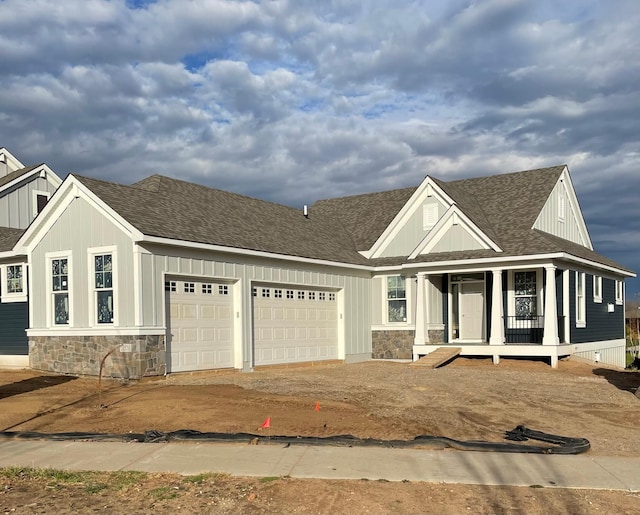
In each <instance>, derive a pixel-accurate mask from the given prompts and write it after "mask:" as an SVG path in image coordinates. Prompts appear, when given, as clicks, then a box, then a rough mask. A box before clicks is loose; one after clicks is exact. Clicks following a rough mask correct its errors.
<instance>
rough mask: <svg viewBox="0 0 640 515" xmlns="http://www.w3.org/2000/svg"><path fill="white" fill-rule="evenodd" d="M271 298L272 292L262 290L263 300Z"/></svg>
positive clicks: (265, 289) (267, 289)
mask: <svg viewBox="0 0 640 515" xmlns="http://www.w3.org/2000/svg"><path fill="white" fill-rule="evenodd" d="M269 297H271V290H270V289H269V288H262V298H263V299H268V298H269Z"/></svg>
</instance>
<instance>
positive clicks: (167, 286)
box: [164, 281, 178, 292]
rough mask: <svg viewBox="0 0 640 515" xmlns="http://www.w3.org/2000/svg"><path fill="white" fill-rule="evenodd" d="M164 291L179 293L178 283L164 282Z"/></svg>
mask: <svg viewBox="0 0 640 515" xmlns="http://www.w3.org/2000/svg"><path fill="white" fill-rule="evenodd" d="M164 291H169V292H172V291H173V292H177V291H178V283H177V282H176V281H165V282H164Z"/></svg>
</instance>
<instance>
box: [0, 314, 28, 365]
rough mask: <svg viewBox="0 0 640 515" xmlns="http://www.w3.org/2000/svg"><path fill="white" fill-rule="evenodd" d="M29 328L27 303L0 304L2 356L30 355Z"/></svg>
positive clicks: (0, 349) (0, 346) (0, 352)
mask: <svg viewBox="0 0 640 515" xmlns="http://www.w3.org/2000/svg"><path fill="white" fill-rule="evenodd" d="M28 326H29V305H28V303H27V302H11V303H6V304H2V303H0V355H13V356H15V355H19V356H20V355H23V356H26V355H28V354H29V341H28V339H27V333H26V328H27V327H28Z"/></svg>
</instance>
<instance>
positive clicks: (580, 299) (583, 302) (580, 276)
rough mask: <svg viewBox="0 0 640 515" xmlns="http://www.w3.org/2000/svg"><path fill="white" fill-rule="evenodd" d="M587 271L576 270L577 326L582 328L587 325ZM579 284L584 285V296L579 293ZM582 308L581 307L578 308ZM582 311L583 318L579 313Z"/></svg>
mask: <svg viewBox="0 0 640 515" xmlns="http://www.w3.org/2000/svg"><path fill="white" fill-rule="evenodd" d="M586 275H587V274H586V273H585V272H578V271H577V270H576V272H575V279H576V285H575V287H576V296H575V302H576V327H579V328H582V327H587V289H586V286H587V280H586ZM578 285H580V286H582V296H580V294H579V290H580V289H579V287H578ZM578 308H581V309H578ZM580 312H582V318H579V317H578V315H579V314H580Z"/></svg>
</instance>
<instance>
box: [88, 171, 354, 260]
mask: <svg viewBox="0 0 640 515" xmlns="http://www.w3.org/2000/svg"><path fill="white" fill-rule="evenodd" d="M77 179H78V180H80V182H82V183H83V184H84V185H85V186H87V187H88V188H89V189H90V190H91V191H93V192H94V193H95V194H96V195H98V196H99V197H100V198H101V199H102V200H103V201H104V202H106V203H107V204H108V205H109V206H110V207H111V208H113V209H114V210H115V211H116V212H117V213H118V214H120V215H121V216H122V217H123V218H125V219H126V220H127V221H128V222H129V223H131V224H132V225H133V226H134V227H136V228H137V229H138V230H139V231H141V232H142V233H143V234H146V235H149V236H159V237H163V238H171V239H176V240H183V241H191V242H198V243H205V244H211V245H220V246H225V247H233V248H240V249H248V250H255V251H264V252H270V253H275V254H281V255H290V256H298V257H306V258H314V259H321V260H330V261H339V262H344V263H352V264H366V259H365V258H364V257H362V256H361V255H360V254H359V253H358V252H357V251H356V249H355V246H354V244H353V241H352V240H351V237H350V235H349V233H348V232H347V231H346V230H345V229H344V227H343V226H342V225H341V224H340V223H339V222H337V221H335V220H333V219H331V218H326V217H324V218H321V217H315V216H313V213H311V214H310V216H309V218H305V217H304V215H303V213H302V210H301V209H293V208H290V207H286V206H283V205H279V204H274V203H271V202H266V201H263V200H258V199H254V198H250V197H246V196H244V195H238V194H236V193H230V192H227V191H222V190H217V189H213V188H208V187H205V186H200V185H197V184H192V183H188V182H183V181H179V180H176V179H171V178H169V177H164V176H159V175H156V176H152V177H149V178H147V179H145V180H143V181H140V182H139V183H136V184H134V185H132V186H123V185H120V184H114V183H109V182H105V181H100V180H97V179H90V178H87V177H77Z"/></svg>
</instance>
